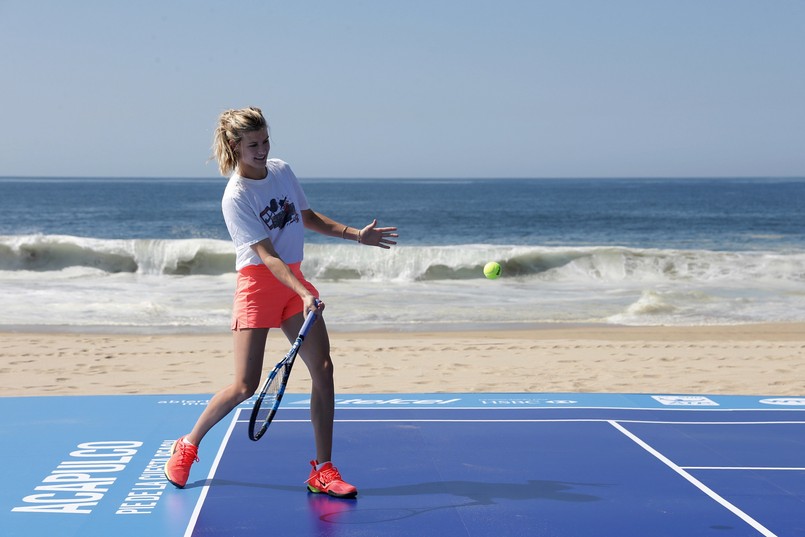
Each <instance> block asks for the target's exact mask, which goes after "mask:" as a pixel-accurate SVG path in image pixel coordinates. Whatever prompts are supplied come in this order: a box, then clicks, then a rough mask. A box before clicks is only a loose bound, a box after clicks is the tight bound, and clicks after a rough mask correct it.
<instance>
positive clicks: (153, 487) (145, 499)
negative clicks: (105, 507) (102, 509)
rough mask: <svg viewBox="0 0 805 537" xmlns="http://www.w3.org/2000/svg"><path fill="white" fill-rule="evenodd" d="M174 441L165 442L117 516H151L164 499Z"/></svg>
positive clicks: (121, 506)
mask: <svg viewBox="0 0 805 537" xmlns="http://www.w3.org/2000/svg"><path fill="white" fill-rule="evenodd" d="M171 447H173V440H164V441H163V442H162V444H161V445H160V446H159V449H158V450H157V451H156V453H154V457H153V458H152V459H151V460H150V461H148V464H147V465H146V466H145V469H144V470H143V472H142V474H140V477H139V478H138V479H137V482H136V483H135V484H134V487H132V489H131V490H130V491H129V493H128V494H127V495H126V499H125V500H123V503H121V504H120V507H119V508H118V510H117V511H116V512H115V514H116V515H150V514H151V513H152V512H153V510H154V508H156V506H157V502H159V500H160V499H161V498H162V492H163V490H164V489H165V487H166V486H167V485H168V480H167V479H165V473H164V468H165V463H166V462H168V459H170V456H171Z"/></svg>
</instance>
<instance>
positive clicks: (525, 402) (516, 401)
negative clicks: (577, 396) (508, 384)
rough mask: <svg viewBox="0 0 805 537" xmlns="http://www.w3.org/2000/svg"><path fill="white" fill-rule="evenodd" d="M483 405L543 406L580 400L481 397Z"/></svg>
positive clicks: (567, 403)
mask: <svg viewBox="0 0 805 537" xmlns="http://www.w3.org/2000/svg"><path fill="white" fill-rule="evenodd" d="M481 404H482V405H492V406H541V405H575V404H578V401H574V400H572V399H533V398H511V399H481Z"/></svg>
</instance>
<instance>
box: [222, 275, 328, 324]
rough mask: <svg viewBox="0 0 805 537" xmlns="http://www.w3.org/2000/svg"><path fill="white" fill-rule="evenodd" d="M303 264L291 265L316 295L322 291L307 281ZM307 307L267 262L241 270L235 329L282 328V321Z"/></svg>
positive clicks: (236, 300) (235, 305)
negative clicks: (302, 268)
mask: <svg viewBox="0 0 805 537" xmlns="http://www.w3.org/2000/svg"><path fill="white" fill-rule="evenodd" d="M300 265H301V263H294V264H292V265H288V266H289V267H290V268H291V272H293V274H294V276H296V278H297V279H298V280H299V281H300V282H302V284H303V285H304V286H305V287H307V289H308V290H309V291H310V292H311V293H312V294H313V295H314V296H319V292H318V291H317V290H316V288H315V287H313V284H311V283H310V282H308V281H307V280H305V277H304V276H303V275H302V271H301V270H300V269H299V266H300ZM304 309H305V306H304V304H303V303H302V299H301V298H299V295H297V294H296V293H294V292H293V291H292V290H291V289H290V288H289V287H288V286H286V285H285V284H283V283H281V282H280V281H279V280H278V279H277V278H276V277H275V276H274V275H273V274H272V273H271V271H270V270H268V267H267V266H265V265H249V266H247V267H243V268H242V269H240V271H239V272H238V282H237V290H236V291H235V302H234V304H233V307H232V330H242V329H244V328H279V327H280V326H281V325H282V322H283V321H285V320H286V319H288V318H290V317H293V316H294V315H296V314H297V313H301V312H302V311H303V310H304Z"/></svg>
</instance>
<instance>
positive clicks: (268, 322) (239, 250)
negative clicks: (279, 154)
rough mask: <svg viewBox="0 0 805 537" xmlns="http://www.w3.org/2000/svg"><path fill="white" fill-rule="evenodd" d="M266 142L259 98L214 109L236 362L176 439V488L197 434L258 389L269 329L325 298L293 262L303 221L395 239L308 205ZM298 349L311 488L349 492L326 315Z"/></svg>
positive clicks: (294, 322)
mask: <svg viewBox="0 0 805 537" xmlns="http://www.w3.org/2000/svg"><path fill="white" fill-rule="evenodd" d="M269 149H270V142H269V134H268V125H267V123H266V120H265V118H264V116H263V114H262V112H261V110H260V109H259V108H254V107H251V108H244V109H239V110H227V111H226V112H224V113H223V114H221V116H220V118H219V121H218V126H217V128H216V131H215V138H214V143H213V154H214V158H215V159H216V160H217V161H218V166H219V169H220V172H221V175H223V176H229V182H228V183H227V187H226V189H225V191H224V195H223V199H222V202H221V206H222V210H223V214H224V220H225V221H226V226H227V229H228V230H229V234H230V236H231V237H232V241H233V243H234V246H235V252H236V269H237V271H238V278H237V289H236V291H235V300H234V306H233V313H232V326H231V328H232V333H233V336H234V353H235V371H234V378H233V380H232V382H231V384H229V385H228V386H226V387H224V388H223V389H221V390H220V391H219V392H217V393H216V394H215V395H214V396H213V398H212V399H211V400H210V402H209V404H208V405H207V407H206V408H205V410H204V412H203V413H202V414H201V416H200V417H199V419H198V421H197V422H196V424H195V426H194V427H193V429H192V430H191V431H190V432H189V433H188V434H186V435H184V436H182V437H181V438H179V439H178V440H177V441H176V442H175V443H174V445H173V449H172V455H171V458H170V460H169V461H168V462H167V463H166V465H165V476H166V477H167V479H168V480H169V481H170V482H171V483H173V484H174V485H175V486H177V487H180V488H182V487H184V486H185V484H186V483H187V480H188V477H189V474H190V467H191V465H192V464H193V463H194V462H196V461H198V446H199V444H200V442H201V440H202V439H203V438H204V435H205V434H207V432H208V431H209V430H210V429H211V428H212V427H213V426H214V425H215V424H216V423H218V422H219V421H221V419H223V418H224V417H225V416H226V415H227V414H229V412H231V411H232V410H233V409H234V408H235V407H236V406H238V405H239V404H240V403H242V402H243V401H245V400H246V399H248V398H249V397H251V396H252V395H253V394H254V392H255V391H256V390H257V388H258V386H259V383H260V376H261V374H262V369H263V354H264V350H265V344H266V338H267V337H268V331H269V329H271V328H281V329H282V331H283V333H284V334H285V336H286V337H287V338H288V339H289V341H293V340H294V339H295V338H296V334H297V333H298V332H299V329H300V327H301V326H302V323H303V321H304V317H305V314H306V312H308V311H318V312H321V311H322V310H324V307H325V306H324V301H322V300H321V297H319V293H318V291H317V290H316V288H315V287H314V286H313V285H312V284H310V283H309V282H308V281H307V280H305V277H304V275H303V274H302V272H301V270H300V265H301V262H302V258H303V251H304V228H307V229H310V230H312V231H315V232H317V233H321V234H323V235H328V236H331V237H337V238H341V239H345V240H352V241H355V242H356V243H358V244H364V245H369V246H377V247H380V248H385V249H388V248H390V247H391V245H394V244H396V242H395V241H394V240H392V239H393V238H396V237H397V233H395V232H396V230H397V229H396V228H394V227H377V220H374V221H373V222H371V223H370V224H369V225H367V226H365V227H363V228H353V227H349V226H347V225H345V224H341V223H340V222H336V221H335V220H332V219H331V218H328V217H327V216H325V215H323V214H320V213H317V212H316V211H314V210H313V209H311V208H310V206H309V204H308V201H307V198H306V197H305V194H304V192H303V191H302V187H301V186H300V184H299V182H298V181H297V179H296V176H295V175H294V174H293V172H292V171H291V168H290V167H289V166H288V164H286V163H285V162H283V161H281V160H279V159H269V158H268V153H269ZM300 357H301V358H302V360H303V361H304V363H305V365H306V366H307V368H308V370H309V371H310V376H311V379H312V390H311V397H310V417H311V422H312V424H313V432H314V437H315V448H316V459H315V460H312V461H311V466H312V469H311V471H310V477H309V479H308V481H307V486H308V489H309V490H310V491H311V492H316V493H326V494H329V495H331V496H336V497H346V498H350V497H354V496H355V495H356V494H357V492H358V491H357V489H356V488H355V487H354V486H353V485H351V484H349V483H347V482H346V481H344V479H343V478H342V477H341V474H340V473H339V471H338V470H337V468H336V467H335V466H333V464H332V461H331V459H332V443H333V416H334V409H335V390H334V386H333V364H332V361H331V359H330V340H329V336H328V334H327V327H326V324H325V323H324V319H319V321H318V322H317V323H315V324H314V325H313V327H312V328H311V330H310V333H309V334H308V336H307V338H306V339H305V345H304V347H303V349H302V351H301V352H300Z"/></svg>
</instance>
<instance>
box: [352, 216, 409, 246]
mask: <svg viewBox="0 0 805 537" xmlns="http://www.w3.org/2000/svg"><path fill="white" fill-rule="evenodd" d="M395 231H397V228H396V227H377V218H375V219H374V220H372V223H371V224H369V225H368V226H366V227H365V228H363V229H362V230H360V231H359V232H358V242H359V243H361V244H368V245H369V246H379V247H380V248H385V249H386V250H388V249H389V248H391V245H393V244H397V241H393V240H390V237H392V238H397V237H399V235H397V233H394V232H395Z"/></svg>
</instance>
